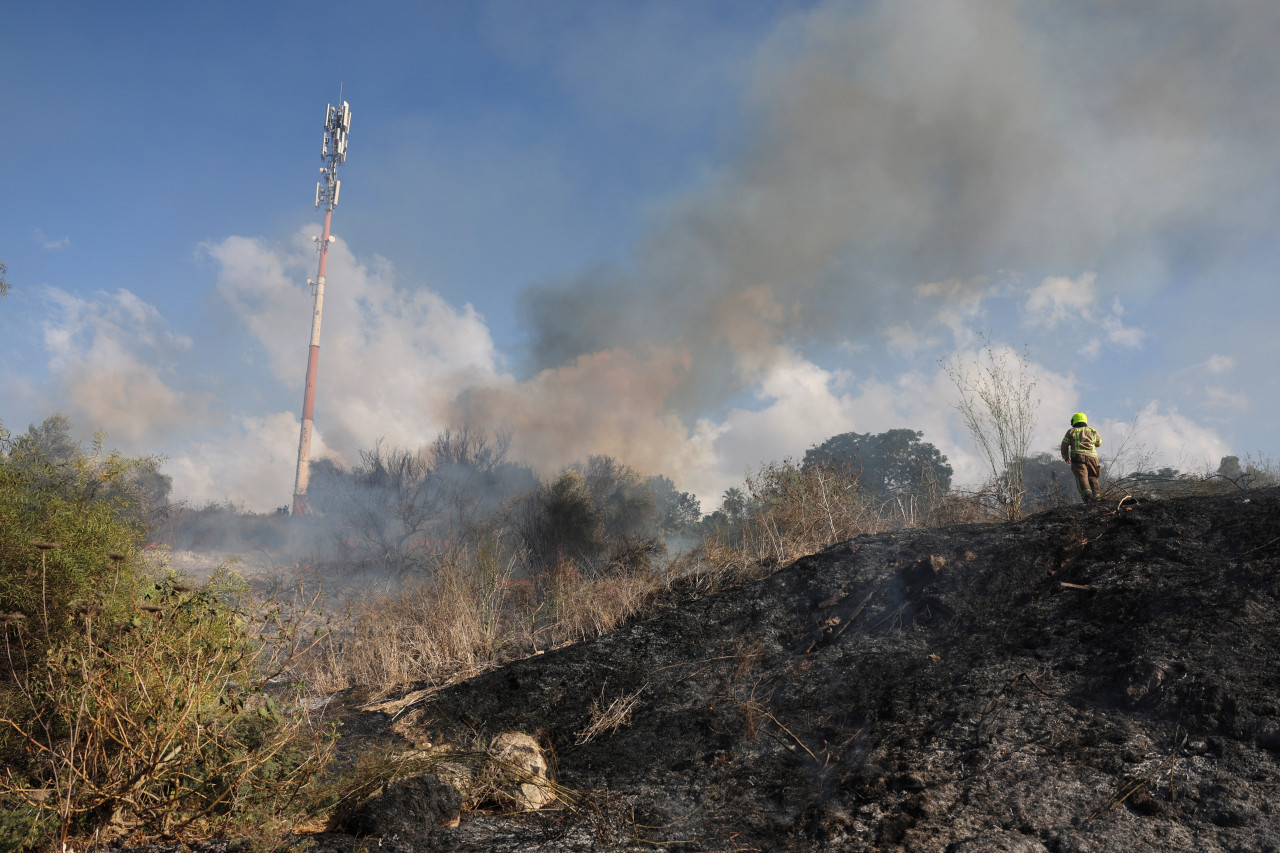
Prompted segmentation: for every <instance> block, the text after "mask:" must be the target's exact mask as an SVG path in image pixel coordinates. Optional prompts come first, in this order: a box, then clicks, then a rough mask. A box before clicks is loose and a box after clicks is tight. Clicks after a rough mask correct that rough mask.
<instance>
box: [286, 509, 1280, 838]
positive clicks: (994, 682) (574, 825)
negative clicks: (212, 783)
mask: <svg viewBox="0 0 1280 853" xmlns="http://www.w3.org/2000/svg"><path fill="white" fill-rule="evenodd" d="M677 598H679V597H678V596H677ZM1278 599H1280V489H1269V490H1260V491H1253V492H1240V493H1237V494H1234V495H1230V496H1223V497H1197V498H1181V499H1174V500H1165V501H1160V500H1147V501H1132V500H1126V501H1124V502H1123V503H1122V504H1121V505H1120V506H1118V507H1117V505H1116V503H1115V502H1114V501H1112V502H1108V503H1102V504H1095V505H1090V506H1088V507H1085V506H1075V507H1068V508H1062V509H1057V510H1051V511H1047V512H1043V513H1040V514H1037V515H1034V516H1032V517H1030V518H1028V519H1025V520H1023V521H1020V522H1016V523H1010V524H991V525H964V526H956V527H950V528H941V529H928V530H911V531H899V532H897V533H896V534H881V535H875V536H864V537H860V538H858V539H855V540H852V541H850V542H845V543H842V544H839V545H836V546H834V547H831V548H829V549H827V550H825V551H822V552H821V553H818V554H815V555H813V556H810V557H806V558H804V559H802V560H799V561H797V562H796V563H794V564H792V565H790V566H787V567H785V568H783V569H780V570H779V571H777V572H776V573H774V574H773V575H771V576H769V577H767V578H765V579H763V580H760V581H757V582H754V583H750V584H746V585H743V586H739V587H735V588H732V589H729V590H725V591H723V592H720V593H717V594H715V595H711V596H707V597H703V598H696V597H693V596H692V595H685V596H684V597H683V598H682V599H680V600H678V601H677V600H673V601H671V602H669V603H668V605H667V606H665V607H664V608H663V609H661V610H659V611H658V612H657V613H655V614H653V615H651V616H649V617H648V618H645V619H643V620H640V621H636V622H634V623H632V624H630V625H628V626H626V627H624V628H622V629H620V630H617V631H615V632H613V633H611V634H608V635H606V636H603V637H600V638H597V639H595V640H591V641H588V642H583V643H580V644H578V645H575V646H571V647H567V648H563V649H560V650H558V651H555V652H550V653H547V654H545V655H541V656H538V657H534V658H530V659H527V660H523V661H519V662H516V663H513V664H510V665H508V666H505V667H503V668H502V669H499V670H495V671H493V672H490V673H488V674H486V675H483V676H481V677H478V678H475V679H472V680H471V681H468V682H465V683H463V684H460V685H457V686H455V687H452V688H449V689H447V690H443V691H440V692H438V693H435V694H433V695H432V696H430V697H429V698H426V699H423V700H421V701H419V702H417V703H416V704H413V705H411V706H409V707H408V708H406V709H404V710H402V711H401V712H400V713H399V714H398V715H396V716H395V718H394V719H393V717H392V715H390V714H385V713H375V712H368V711H365V712H361V711H359V710H358V708H359V707H360V705H361V701H362V697H361V694H360V692H359V691H353V692H351V693H348V694H345V695H340V696H338V697H337V698H336V699H335V701H334V702H333V703H332V705H331V708H332V713H334V714H335V715H337V716H338V717H339V718H340V719H341V720H342V721H343V724H344V731H345V732H346V734H345V736H344V741H345V744H346V747H345V748H347V749H367V748H369V746H370V744H371V743H374V742H384V743H395V742H401V743H404V744H406V745H407V744H408V743H409V742H410V741H412V740H422V739H426V740H430V741H431V742H432V743H436V744H439V743H458V744H466V743H475V742H476V741H477V739H480V738H484V737H487V736H489V735H491V734H494V733H497V732H503V731H512V730H516V731H523V732H528V733H530V734H532V735H534V736H535V737H537V738H538V740H539V741H540V742H541V744H542V745H543V746H544V747H545V748H546V749H547V750H548V751H549V754H550V755H551V759H552V765H553V771H554V776H555V778H556V780H557V782H558V783H560V784H562V785H564V786H567V787H568V788H570V789H572V790H574V791H576V792H579V793H580V794H582V795H584V799H583V800H582V801H581V805H579V807H578V808H577V809H576V810H571V811H559V812H542V813H533V814H487V815H486V814H473V813H467V814H464V815H463V816H462V822H461V825H460V826H458V827H456V828H449V829H444V828H442V829H436V830H433V831H431V832H430V833H429V834H428V835H424V836H416V837H415V836H412V835H403V834H402V835H394V836H388V837H384V838H382V839H380V842H381V849H382V850H403V851H410V850H413V851H417V850H423V851H426V850H432V851H437V850H438V851H551V850H557V851H558V850H566V851H567V850H610V849H620V850H631V849H636V850H640V849H645V850H653V849H666V850H673V851H674V850H681V851H693V850H724V851H729V850H765V851H769V850H782V851H793V850H794V851H810V850H883V851H944V850H945V851H954V853H974V852H975V851H1025V853H1032V851H1055V853H1073V852H1074V851H1114V850H1129V851H1137V850H1161V851H1169V850H1186V851H1193V850H1194V851H1205V853H1210V852H1211V851H1278V850H1280V611H1278V610H1277V604H1278V603H1280V602H1278ZM413 689H414V687H413V686H406V687H405V688H403V690H402V691H401V693H402V695H407V694H409V693H411V692H412V691H413ZM631 696H634V697H635V707H634V709H633V712H632V715H631V718H630V720H629V722H627V723H626V724H624V725H622V726H620V727H619V728H617V730H616V731H614V732H612V733H608V732H605V733H603V734H601V735H600V736H598V737H596V738H595V739H593V740H590V741H589V742H586V743H579V742H580V741H581V740H582V737H581V734H582V732H584V731H585V730H586V729H587V728H588V726H589V725H590V723H591V720H592V707H593V705H599V704H608V703H609V702H611V701H613V700H614V699H617V698H620V697H631ZM406 738H407V739H408V740H406ZM308 841H309V842H310V843H312V844H313V845H314V847H313V849H315V850H317V851H324V850H353V849H360V847H359V846H358V844H357V843H356V842H354V841H353V839H352V838H350V837H349V836H343V835H339V834H330V835H322V836H316V837H312V838H310V839H308ZM362 843H366V844H368V843H372V846H371V847H370V849H378V847H377V845H378V843H379V842H378V841H374V840H373V839H369V840H368V841H367V842H362ZM655 845H656V847H655Z"/></svg>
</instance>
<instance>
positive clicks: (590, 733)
mask: <svg viewBox="0 0 1280 853" xmlns="http://www.w3.org/2000/svg"><path fill="white" fill-rule="evenodd" d="M646 687H648V685H647V684H646V685H644V686H643V687H641V688H640V689H639V690H637V691H636V692H635V693H631V694H627V693H623V694H620V695H618V696H616V697H614V699H613V701H611V702H610V703H609V704H608V705H605V704H604V691H603V690H601V692H600V698H599V699H596V700H594V701H593V702H592V703H591V722H590V723H588V724H587V727H586V728H585V729H583V730H582V731H581V732H580V733H579V734H578V737H577V739H576V741H575V743H576V744H577V745H578V746H585V745H586V744H589V743H591V741H593V740H595V739H596V738H597V737H599V736H600V735H602V734H604V733H605V732H608V733H609V734H613V733H614V732H616V731H617V730H618V729H620V728H622V727H623V726H626V725H630V723H631V714H632V712H634V711H635V709H636V706H637V705H639V704H640V694H641V693H643V692H644V691H645V688H646Z"/></svg>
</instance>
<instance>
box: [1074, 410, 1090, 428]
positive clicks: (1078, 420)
mask: <svg viewBox="0 0 1280 853" xmlns="http://www.w3.org/2000/svg"><path fill="white" fill-rule="evenodd" d="M1088 422H1089V419H1088V418H1086V417H1085V416H1084V412H1076V413H1075V414H1074V415H1072V416H1071V425H1072V426H1079V425H1080V424H1087V423H1088Z"/></svg>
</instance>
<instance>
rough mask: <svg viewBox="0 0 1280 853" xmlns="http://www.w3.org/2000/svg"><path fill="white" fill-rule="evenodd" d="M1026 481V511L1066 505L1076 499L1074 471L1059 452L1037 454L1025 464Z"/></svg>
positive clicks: (1024, 479) (1023, 469)
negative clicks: (1072, 474) (1072, 471)
mask: <svg viewBox="0 0 1280 853" xmlns="http://www.w3.org/2000/svg"><path fill="white" fill-rule="evenodd" d="M1022 478H1023V482H1024V484H1025V488H1026V495H1025V496H1024V500H1023V510H1024V511H1025V512H1031V511H1033V510H1036V509H1047V508H1049V507H1055V506H1063V505H1065V504H1069V503H1072V502H1074V501H1075V500H1076V487H1075V482H1074V481H1073V479H1072V476H1071V469H1070V468H1069V467H1067V465H1066V464H1065V463H1064V462H1063V461H1062V458H1061V457H1060V456H1059V455H1057V454H1056V453H1044V452H1041V453H1036V454H1034V455H1032V456H1029V457H1027V458H1026V459H1025V460H1023V463H1022Z"/></svg>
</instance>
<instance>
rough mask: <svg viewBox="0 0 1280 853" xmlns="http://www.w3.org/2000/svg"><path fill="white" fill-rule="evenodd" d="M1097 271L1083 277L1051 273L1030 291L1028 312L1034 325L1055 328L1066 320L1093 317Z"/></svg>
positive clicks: (1082, 275)
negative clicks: (1052, 274)
mask: <svg viewBox="0 0 1280 853" xmlns="http://www.w3.org/2000/svg"><path fill="white" fill-rule="evenodd" d="M1097 278H1098V276H1097V274H1096V273H1091V272H1087V273H1083V274H1081V275H1080V277H1079V278H1075V279H1071V278H1066V277H1063V276H1051V277H1049V278H1046V279H1045V280H1044V281H1043V282H1041V284H1040V286H1039V287H1036V288H1034V289H1032V290H1031V291H1030V292H1029V293H1028V294H1027V301H1026V306H1025V307H1026V312H1027V319H1028V322H1030V323H1031V325H1033V326H1047V327H1050V328H1052V327H1054V326H1056V325H1058V324H1059V323H1061V322H1063V321H1064V320H1077V321H1078V320H1089V319H1091V317H1092V314H1093V304H1094V300H1095V299H1096V295H1095V292H1094V290H1095V288H1094V285H1095V282H1096V281H1097Z"/></svg>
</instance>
